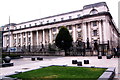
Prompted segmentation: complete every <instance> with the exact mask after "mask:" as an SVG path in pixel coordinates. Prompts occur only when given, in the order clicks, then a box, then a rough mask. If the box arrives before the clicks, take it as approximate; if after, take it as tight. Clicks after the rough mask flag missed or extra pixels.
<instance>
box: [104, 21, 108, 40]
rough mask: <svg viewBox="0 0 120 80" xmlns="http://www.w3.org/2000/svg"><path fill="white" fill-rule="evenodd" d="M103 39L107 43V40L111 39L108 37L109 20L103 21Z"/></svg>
mask: <svg viewBox="0 0 120 80" xmlns="http://www.w3.org/2000/svg"><path fill="white" fill-rule="evenodd" d="M103 37H104V42H107V40H108V39H109V35H108V23H107V20H106V19H105V20H103Z"/></svg>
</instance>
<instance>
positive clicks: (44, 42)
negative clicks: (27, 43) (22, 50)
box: [42, 29, 45, 44]
mask: <svg viewBox="0 0 120 80" xmlns="http://www.w3.org/2000/svg"><path fill="white" fill-rule="evenodd" d="M42 37H43V44H45V31H44V29H43V36H42Z"/></svg>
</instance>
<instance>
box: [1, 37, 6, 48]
mask: <svg viewBox="0 0 120 80" xmlns="http://www.w3.org/2000/svg"><path fill="white" fill-rule="evenodd" d="M6 41H7V40H6V38H5V35H3V41H2V42H3V47H6Z"/></svg>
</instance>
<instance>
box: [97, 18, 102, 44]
mask: <svg viewBox="0 0 120 80" xmlns="http://www.w3.org/2000/svg"><path fill="white" fill-rule="evenodd" d="M98 27H99V37H100V43H102V41H103V38H102V35H103V34H102V25H101V20H100V21H99V22H98Z"/></svg>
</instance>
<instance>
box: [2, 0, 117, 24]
mask: <svg viewBox="0 0 120 80" xmlns="http://www.w3.org/2000/svg"><path fill="white" fill-rule="evenodd" d="M103 1H104V2H106V3H107V5H108V8H109V10H110V13H111V15H112V16H113V19H114V21H115V23H116V26H118V1H119V0H0V10H1V11H0V26H3V25H5V24H8V23H9V16H10V19H11V23H21V22H25V21H30V20H34V19H39V18H42V17H47V16H52V15H56V14H61V13H65V12H70V11H75V10H81V9H83V6H84V5H88V4H93V3H97V2H103Z"/></svg>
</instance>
